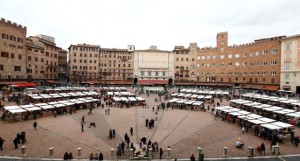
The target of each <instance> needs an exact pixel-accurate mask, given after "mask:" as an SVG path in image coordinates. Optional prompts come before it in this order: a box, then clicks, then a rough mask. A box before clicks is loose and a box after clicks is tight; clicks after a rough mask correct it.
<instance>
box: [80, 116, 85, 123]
mask: <svg viewBox="0 0 300 161" xmlns="http://www.w3.org/2000/svg"><path fill="white" fill-rule="evenodd" d="M81 122H82V123H83V124H84V123H85V122H84V116H82V118H81Z"/></svg>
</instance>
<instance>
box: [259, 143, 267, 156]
mask: <svg viewBox="0 0 300 161" xmlns="http://www.w3.org/2000/svg"><path fill="white" fill-rule="evenodd" d="M260 148H261V153H264V155H266V146H265V144H264V143H263V142H262V143H261V145H260Z"/></svg>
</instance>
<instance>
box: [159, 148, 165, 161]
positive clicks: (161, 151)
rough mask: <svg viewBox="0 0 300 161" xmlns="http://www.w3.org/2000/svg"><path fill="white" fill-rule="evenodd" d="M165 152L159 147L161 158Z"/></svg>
mask: <svg viewBox="0 0 300 161" xmlns="http://www.w3.org/2000/svg"><path fill="white" fill-rule="evenodd" d="M163 154H164V151H163V150H162V148H160V149H159V159H161V158H162V155H163Z"/></svg>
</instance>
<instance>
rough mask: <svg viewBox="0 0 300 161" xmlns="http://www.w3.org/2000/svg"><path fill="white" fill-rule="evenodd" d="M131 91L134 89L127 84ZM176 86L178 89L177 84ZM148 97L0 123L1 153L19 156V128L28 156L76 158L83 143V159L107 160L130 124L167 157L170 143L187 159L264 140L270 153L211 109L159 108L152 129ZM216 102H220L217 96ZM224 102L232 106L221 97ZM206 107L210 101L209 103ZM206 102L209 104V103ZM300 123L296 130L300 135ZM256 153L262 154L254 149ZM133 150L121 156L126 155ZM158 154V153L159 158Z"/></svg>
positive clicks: (293, 150)
mask: <svg viewBox="0 0 300 161" xmlns="http://www.w3.org/2000/svg"><path fill="white" fill-rule="evenodd" d="M128 90H129V91H133V90H134V89H128ZM174 91H175V89H174ZM141 96H142V97H143V98H145V99H146V101H147V104H148V105H149V108H143V107H139V106H137V107H130V108H119V107H112V108H111V111H110V115H105V112H104V109H102V108H100V107H99V108H96V109H94V110H93V114H92V115H87V113H88V110H78V111H77V113H75V114H65V115H62V116H57V117H56V118H54V117H53V116H52V115H46V116H44V117H42V118H38V119H37V123H38V127H37V130H34V129H33V126H32V124H33V120H27V121H20V122H15V123H7V122H3V121H1V122H0V136H1V137H2V138H3V139H4V140H6V141H5V142H4V147H3V148H4V149H3V151H0V156H16V157H18V156H21V150H20V146H19V149H16V150H15V149H14V145H13V142H12V140H13V139H14V138H15V136H16V133H17V132H20V131H25V132H26V138H27V142H26V143H25V144H24V145H25V146H26V149H27V156H26V157H29V158H48V157H49V148H50V147H54V158H62V157H63V155H64V153H65V152H72V153H73V156H74V158H76V157H77V148H79V147H80V148H82V156H81V158H86V159H87V158H89V154H90V153H94V154H95V153H98V154H99V153H100V152H102V153H103V154H104V159H112V158H111V157H110V151H111V149H112V148H114V149H116V147H117V146H118V144H120V143H121V141H122V140H123V138H124V134H125V133H127V134H129V136H130V131H129V129H130V127H131V126H133V128H134V132H133V136H130V140H131V141H132V142H135V143H138V142H139V139H140V138H142V137H143V136H146V138H147V140H148V139H150V140H151V141H152V142H155V141H157V142H158V143H159V147H162V148H163V150H164V154H163V158H166V157H167V150H166V149H167V147H168V146H170V147H171V158H185V159H186V158H189V157H190V156H191V154H194V155H195V156H196V158H197V157H198V149H197V148H198V147H199V146H200V147H201V148H202V149H203V152H204V154H205V158H222V157H223V147H227V148H228V157H246V156H247V152H248V148H247V147H248V146H251V147H254V148H255V147H257V145H260V144H261V142H264V143H265V145H266V149H267V150H266V155H271V152H270V149H269V147H270V141H267V140H263V139H261V138H259V137H257V136H254V132H253V130H250V131H249V132H248V133H245V134H242V132H241V129H240V127H239V126H237V125H235V124H232V123H227V122H223V121H220V119H219V120H218V121H215V120H214V117H213V116H212V115H211V114H210V112H202V111H191V110H189V109H183V110H182V109H176V108H174V110H172V109H168V110H165V111H162V110H160V111H159V112H158V115H157V116H158V121H155V127H154V128H153V129H149V128H147V127H146V126H145V119H146V118H148V119H151V118H155V113H154V112H153V111H152V107H153V106H155V107H156V105H157V104H158V103H157V102H154V99H155V98H158V96H157V95H156V94H150V96H149V97H147V96H146V95H141ZM216 100H217V102H218V101H219V100H218V99H216ZM222 104H223V105H228V102H227V101H223V103H222ZM206 106H207V105H206ZM206 106H205V107H206ZM83 115H84V116H85V122H86V124H85V126H84V130H85V131H84V132H81V125H80V121H81V118H82V116H83ZM91 121H93V122H95V123H96V125H97V126H96V128H88V124H89V123H90V122H91ZM109 129H116V133H117V134H116V138H114V139H112V140H111V139H109V138H108V132H109ZM299 132H300V131H299V128H296V134H297V135H299ZM237 138H241V140H242V141H244V143H245V147H244V148H243V149H236V148H235V141H236V139H237ZM279 146H280V153H281V155H289V154H299V153H300V150H299V148H298V147H295V146H294V145H292V144H291V143H284V144H279ZM255 156H261V155H260V154H257V153H256V152H255ZM128 157H129V150H128V149H126V152H125V154H123V156H122V157H121V158H123V159H127V158H128ZM158 157H159V155H158V154H157V153H156V154H154V158H155V159H157V158H158Z"/></svg>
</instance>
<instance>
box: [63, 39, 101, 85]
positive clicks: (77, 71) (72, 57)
mask: <svg viewBox="0 0 300 161" xmlns="http://www.w3.org/2000/svg"><path fill="white" fill-rule="evenodd" d="M68 49H69V71H68V72H69V80H70V82H72V83H84V82H88V81H97V80H98V78H99V50H100V45H89V44H77V45H71V46H70V47H69V48H68Z"/></svg>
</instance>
